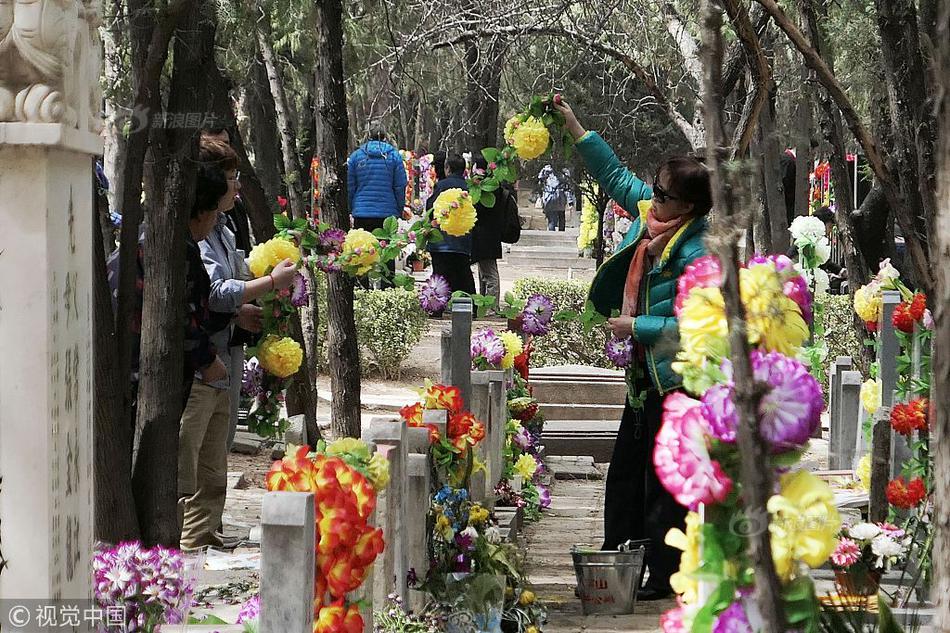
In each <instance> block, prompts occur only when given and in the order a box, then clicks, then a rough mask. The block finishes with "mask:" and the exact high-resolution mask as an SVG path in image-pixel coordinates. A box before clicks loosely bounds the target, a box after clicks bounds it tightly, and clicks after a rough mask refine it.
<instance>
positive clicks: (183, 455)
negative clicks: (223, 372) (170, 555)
mask: <svg viewBox="0 0 950 633" xmlns="http://www.w3.org/2000/svg"><path fill="white" fill-rule="evenodd" d="M230 418H231V398H230V394H229V392H228V390H227V389H215V388H214V387H211V386H209V385H206V384H204V383H202V382H199V381H198V380H196V381H195V382H194V385H193V386H192V388H191V395H190V396H189V397H188V404H186V405H185V411H184V412H183V413H182V415H181V428H180V430H179V432H178V497H179V501H178V506H179V516H181V518H182V529H181V547H182V548H183V549H195V548H199V547H203V546H205V545H216V546H220V545H221V543H220V541H219V539H218V538H217V537H216V536H215V535H214V531H215V530H216V529H218V527H219V526H220V525H221V515H222V513H223V512H224V500H225V497H226V496H227V488H228V427H229V423H230Z"/></svg>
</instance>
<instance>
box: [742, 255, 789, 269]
mask: <svg viewBox="0 0 950 633" xmlns="http://www.w3.org/2000/svg"><path fill="white" fill-rule="evenodd" d="M768 263H772V264H775V270H776V272H779V273H784V272H794V267H795V264H794V262H792V260H791V258H790V257H788V256H787V255H754V256H753V257H752V258H751V259H750V260H749V261H748V263H747V264H746V266H747V267H751V266H757V265H759V264H768Z"/></svg>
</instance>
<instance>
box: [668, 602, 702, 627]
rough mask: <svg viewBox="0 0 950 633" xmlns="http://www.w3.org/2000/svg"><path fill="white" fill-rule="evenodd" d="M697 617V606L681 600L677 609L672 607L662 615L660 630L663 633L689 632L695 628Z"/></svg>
mask: <svg viewBox="0 0 950 633" xmlns="http://www.w3.org/2000/svg"><path fill="white" fill-rule="evenodd" d="M695 617H696V607H695V606H691V605H687V604H683V603H682V602H679V603H678V606H677V607H676V608H675V609H670V610H669V611H667V612H665V613H664V614H663V615H661V616H660V631H662V633H689V632H690V631H692V630H693V619H694V618H695Z"/></svg>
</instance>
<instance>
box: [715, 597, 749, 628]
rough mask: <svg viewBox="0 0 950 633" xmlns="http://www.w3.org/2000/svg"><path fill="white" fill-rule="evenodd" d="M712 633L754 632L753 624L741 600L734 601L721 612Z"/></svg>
mask: <svg viewBox="0 0 950 633" xmlns="http://www.w3.org/2000/svg"><path fill="white" fill-rule="evenodd" d="M712 633H752V626H751V625H750V624H749V618H748V617H746V614H745V609H743V608H742V603H741V602H733V603H732V604H731V605H729V607H728V608H727V609H726V610H725V611H723V612H722V613H720V614H719V617H718V618H716V622H715V624H713V627H712Z"/></svg>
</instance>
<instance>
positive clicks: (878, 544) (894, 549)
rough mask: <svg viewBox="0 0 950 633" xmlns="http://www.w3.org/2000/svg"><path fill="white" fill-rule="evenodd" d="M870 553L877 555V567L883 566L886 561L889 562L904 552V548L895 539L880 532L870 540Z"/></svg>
mask: <svg viewBox="0 0 950 633" xmlns="http://www.w3.org/2000/svg"><path fill="white" fill-rule="evenodd" d="M871 553H872V554H874V555H875V556H877V562H876V563H875V565H876V566H877V567H884V565H885V563H886V562H890V561H892V560H894V559H896V558H897V557H899V556H900V555H901V554H903V553H904V548H903V547H902V546H901V544H900V543H898V542H897V541H896V540H894V539H892V538H891V537H889V536H887V535H884V534H881V535H880V536H877V537H875V538H874V540H872V541H871Z"/></svg>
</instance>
